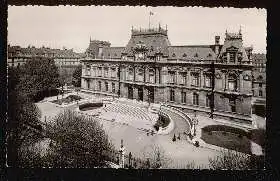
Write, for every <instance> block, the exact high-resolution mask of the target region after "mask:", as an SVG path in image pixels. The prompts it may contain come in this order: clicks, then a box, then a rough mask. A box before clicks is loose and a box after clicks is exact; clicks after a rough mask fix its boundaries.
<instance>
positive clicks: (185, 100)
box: [181, 92, 187, 103]
mask: <svg viewBox="0 0 280 181" xmlns="http://www.w3.org/2000/svg"><path fill="white" fill-rule="evenodd" d="M181 100H182V103H186V102H187V93H186V92H182V93H181Z"/></svg>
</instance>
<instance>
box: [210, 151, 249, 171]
mask: <svg viewBox="0 0 280 181" xmlns="http://www.w3.org/2000/svg"><path fill="white" fill-rule="evenodd" d="M209 167H210V169H228V170H246V169H250V168H251V156H250V155H248V154H244V153H240V152H237V151H231V150H227V151H221V155H218V156H216V157H214V158H209Z"/></svg>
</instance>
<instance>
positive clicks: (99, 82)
mask: <svg viewBox="0 0 280 181" xmlns="http://www.w3.org/2000/svg"><path fill="white" fill-rule="evenodd" d="M98 90H99V91H101V81H98Z"/></svg>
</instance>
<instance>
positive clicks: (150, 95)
mask: <svg viewBox="0 0 280 181" xmlns="http://www.w3.org/2000/svg"><path fill="white" fill-rule="evenodd" d="M154 98H155V95H154V87H148V102H150V103H154Z"/></svg>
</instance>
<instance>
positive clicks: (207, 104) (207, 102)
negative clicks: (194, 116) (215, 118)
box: [206, 95, 211, 107]
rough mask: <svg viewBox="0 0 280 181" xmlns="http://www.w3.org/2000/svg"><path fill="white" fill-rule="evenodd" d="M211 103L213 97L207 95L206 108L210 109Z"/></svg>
mask: <svg viewBox="0 0 280 181" xmlns="http://www.w3.org/2000/svg"><path fill="white" fill-rule="evenodd" d="M210 101H211V96H210V95H207V96H206V107H210Z"/></svg>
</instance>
